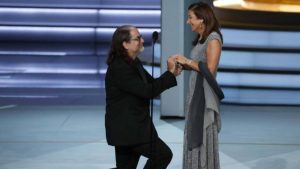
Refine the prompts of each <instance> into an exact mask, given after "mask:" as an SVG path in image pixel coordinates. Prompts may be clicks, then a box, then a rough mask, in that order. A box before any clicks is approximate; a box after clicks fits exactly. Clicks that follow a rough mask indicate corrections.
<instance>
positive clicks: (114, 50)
mask: <svg viewBox="0 0 300 169" xmlns="http://www.w3.org/2000/svg"><path fill="white" fill-rule="evenodd" d="M132 28H134V27H133V26H131V25H124V26H120V27H118V28H117V29H116V31H115V32H114V34H113V36H112V41H111V46H110V50H109V53H108V57H107V60H106V63H107V65H110V64H111V63H112V62H113V60H114V59H115V58H117V57H124V58H129V56H128V52H127V50H126V49H125V48H124V46H123V42H129V41H130V38H131V35H130V30H131V29H132Z"/></svg>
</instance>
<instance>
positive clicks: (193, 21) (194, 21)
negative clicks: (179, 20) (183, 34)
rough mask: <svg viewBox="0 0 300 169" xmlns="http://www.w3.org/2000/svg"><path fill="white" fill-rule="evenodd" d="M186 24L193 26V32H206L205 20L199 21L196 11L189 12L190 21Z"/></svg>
mask: <svg viewBox="0 0 300 169" xmlns="http://www.w3.org/2000/svg"><path fill="white" fill-rule="evenodd" d="M186 23H187V24H189V25H191V29H192V31H193V32H198V33H201V32H203V30H204V24H203V19H198V18H197V16H196V15H195V13H194V11H192V10H189V11H188V19H187V21H186Z"/></svg>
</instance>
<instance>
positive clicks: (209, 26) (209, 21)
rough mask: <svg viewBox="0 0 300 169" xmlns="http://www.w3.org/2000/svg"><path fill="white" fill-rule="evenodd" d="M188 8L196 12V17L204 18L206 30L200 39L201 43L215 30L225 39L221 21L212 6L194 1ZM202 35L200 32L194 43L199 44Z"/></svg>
mask: <svg viewBox="0 0 300 169" xmlns="http://www.w3.org/2000/svg"><path fill="white" fill-rule="evenodd" d="M188 10H191V11H193V12H194V14H195V15H196V17H197V18H198V19H203V23H204V24H205V26H206V27H205V30H204V32H203V34H202V38H201V40H200V43H204V42H205V40H206V39H207V37H208V36H209V34H210V33H211V32H213V31H215V32H217V33H218V34H219V35H220V36H221V40H222V41H223V37H222V34H221V31H220V25H219V22H218V20H217V18H216V16H215V14H214V11H213V9H212V8H211V6H209V5H208V4H206V3H204V2H197V3H193V4H191V5H190V6H189V8H188ZM199 38H200V35H199V34H198V35H197V36H196V38H195V39H194V41H193V45H194V46H195V45H197V43H198V41H199Z"/></svg>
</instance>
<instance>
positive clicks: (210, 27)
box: [177, 2, 223, 169]
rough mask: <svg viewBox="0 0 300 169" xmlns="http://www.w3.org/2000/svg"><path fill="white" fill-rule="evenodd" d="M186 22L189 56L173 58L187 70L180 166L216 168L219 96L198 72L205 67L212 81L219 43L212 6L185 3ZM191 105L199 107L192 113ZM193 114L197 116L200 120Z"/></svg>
mask: <svg viewBox="0 0 300 169" xmlns="http://www.w3.org/2000/svg"><path fill="white" fill-rule="evenodd" d="M187 24H189V25H190V26H191V29H192V31H193V32H196V33H197V36H196V38H195V40H194V41H193V46H194V47H193V49H192V51H191V54H190V59H187V58H186V57H184V56H182V55H178V56H177V62H179V63H180V64H181V65H183V66H184V68H185V69H187V70H191V74H190V81H189V93H188V95H187V100H186V113H187V114H186V126H185V132H184V153H183V158H184V159H183V168H184V169H219V168H220V163H219V148H218V132H219V131H220V129H221V123H220V111H219V102H220V99H222V97H221V98H220V97H218V96H219V95H218V94H217V92H216V90H214V87H213V86H212V85H211V83H210V82H209V80H208V79H207V78H206V77H205V75H204V76H203V74H202V73H203V68H205V67H206V68H207V70H208V71H207V72H208V74H210V76H211V77H212V81H215V77H216V73H217V68H218V64H219V60H220V55H221V49H222V43H223V40H222V34H221V32H220V27H219V23H218V21H217V19H216V17H215V15H214V12H213V10H212V8H211V7H210V6H209V5H208V4H205V3H202V2H199V3H194V4H191V5H190V6H189V8H188V20H187ZM199 74H202V75H199ZM198 76H199V78H200V80H199V81H198ZM201 78H202V81H201ZM215 84H217V83H215ZM199 93H200V94H199ZM201 93H202V95H201ZM221 93H222V92H221ZM197 96H199V97H198V99H197V98H196V97H197ZM193 102H194V103H193ZM201 105H202V107H203V109H201ZM195 106H196V107H197V106H198V107H200V109H199V108H196V113H195ZM195 117H197V118H198V117H199V119H200V120H199V119H197V118H195ZM195 119H196V120H195ZM199 124H200V126H199ZM197 126H198V127H197ZM197 139H198V140H197Z"/></svg>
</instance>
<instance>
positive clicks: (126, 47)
mask: <svg viewBox="0 0 300 169" xmlns="http://www.w3.org/2000/svg"><path fill="white" fill-rule="evenodd" d="M123 47H124V48H125V49H128V43H127V42H125V41H124V42H123Z"/></svg>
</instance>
